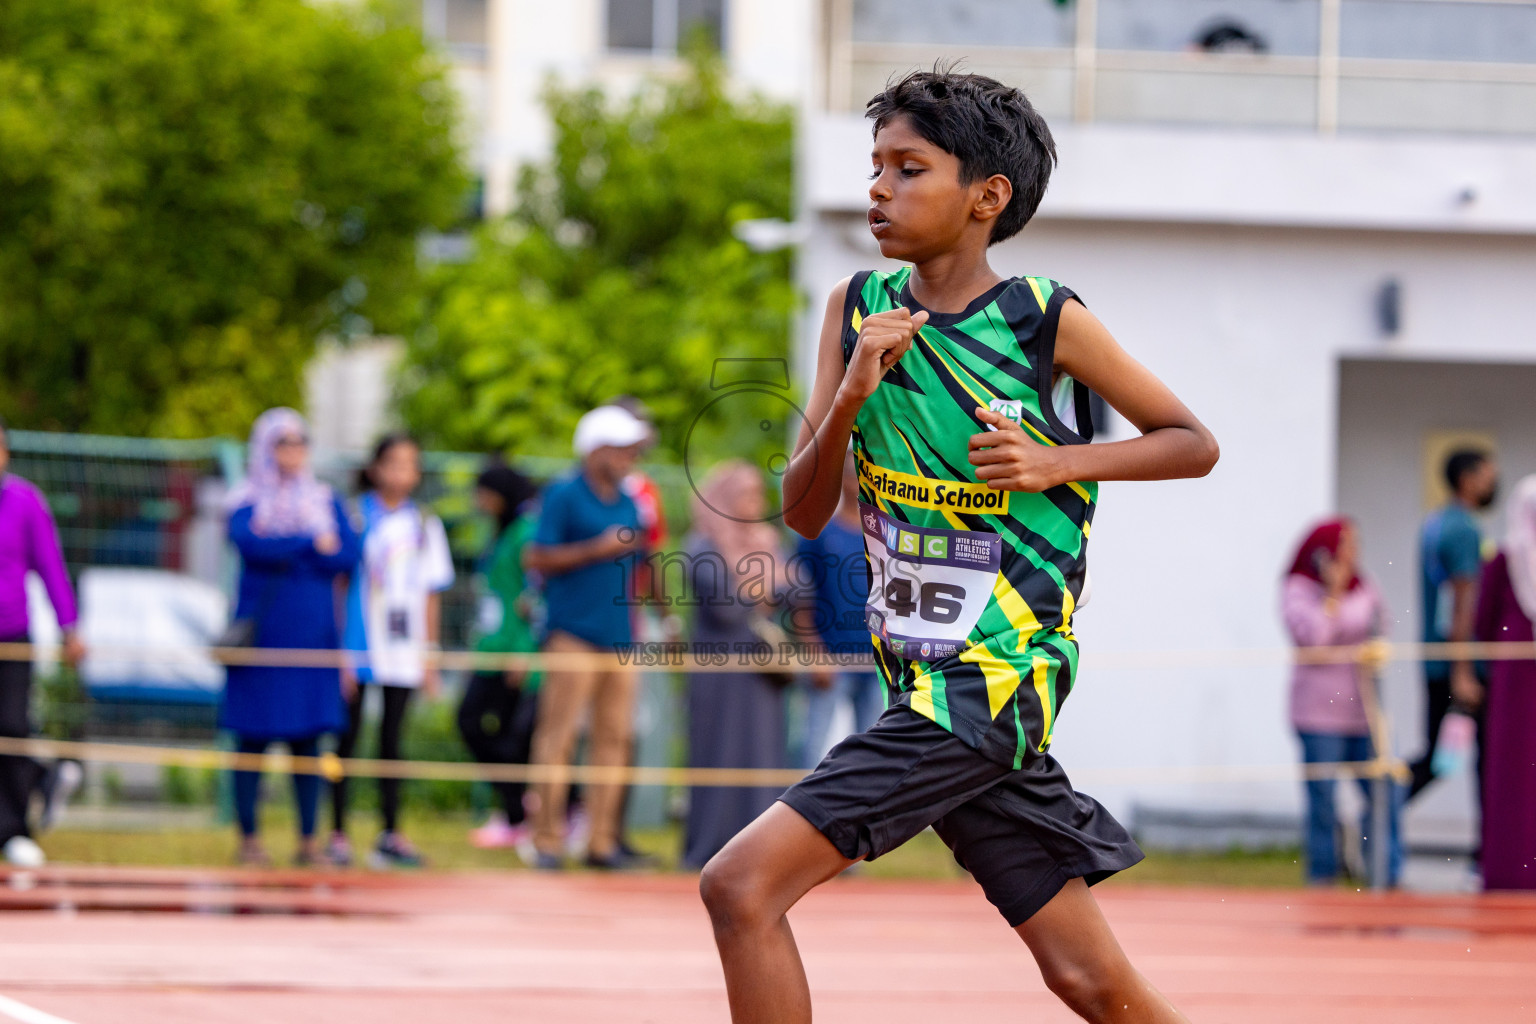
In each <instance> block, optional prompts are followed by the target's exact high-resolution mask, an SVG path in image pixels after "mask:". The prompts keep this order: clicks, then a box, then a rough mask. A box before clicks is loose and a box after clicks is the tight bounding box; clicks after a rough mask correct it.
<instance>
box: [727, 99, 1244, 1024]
mask: <svg viewBox="0 0 1536 1024" xmlns="http://www.w3.org/2000/svg"><path fill="white" fill-rule="evenodd" d="M866 113H867V115H868V116H869V117H870V118H871V119H872V120H873V121H874V151H873V160H874V173H873V174H872V175H871V178H872V184H871V185H870V188H869V197H870V210H869V223H870V230H871V231H872V232H873V234H874V236H875V238H876V239H877V240H878V241H879V244H880V251H881V253H882V254H883V255H885V256H886V257H888V258H891V259H897V260H900V261H902V262H904V263H908V264H911V266H910V267H903V268H902V269H901V270H898V271H896V272H895V273H890V274H886V273H880V272H866V273H861V274H858V275H855V276H854V277H853V278H851V279H849V280H847V281H844V282H842V283H840V284H839V285H838V286H837V287H836V288H834V289H833V292H832V295H831V298H830V299H829V300H828V302H827V311H826V317H825V320H824V321H823V324H822V332H821V347H820V356H819V360H818V363H817V371H816V385H815V389H814V391H813V393H812V395H811V400H810V403H809V409H808V410H807V422H808V424H809V426H808V427H807V428H805V429H803V430H802V431H801V434H800V438H799V441H798V443H797V445H796V448H795V456H794V459H793V460H792V462H791V464H790V467H789V469H788V470H787V471H786V473H785V475H784V508H785V513H784V519H785V522H787V523H788V524H789V525H790V526H791V527H792V528H793V529H795V530H796V531H797V532H799V533H801V534H802V535H805V536H808V537H809V536H815V535H816V534H817V533H818V532H820V530H821V528H822V527H823V526H824V525H825V524H826V522H827V520H828V519H829V518H830V517H831V515H832V512H833V509H834V507H835V506H836V505H837V501H838V493H839V489H840V488H839V478H840V477H841V475H842V460H841V459H839V458H836V457H831V458H829V457H827V455H826V453H828V452H831V453H834V456H835V455H836V454H838V453H841V452H842V451H843V450H844V448H845V447H846V445H847V444H848V441H849V438H850V436H851V437H852V439H853V444H854V451H855V453H856V454H857V456H858V462H859V473H860V478H861V479H860V506H861V507H860V519H861V522H862V525H863V530H864V536H865V550H866V554H867V555H868V558H869V561H870V572H871V575H872V586H871V588H870V599H869V605H868V608H867V609H866V614H867V618H868V622H869V625H870V631H871V633H872V634H874V636H873V639H874V642H875V659H876V662H877V664H878V666H879V669H880V673H881V675H882V677H883V678H884V680H885V682H886V685H887V687H888V688H889V693H890V698H891V707H890V708H889V709H888V710H887V711H886V713H885V714H884V715H882V716H881V718H880V720H879V721H878V722H877V723H876V724H875V725H874V727H873V728H871V729H870V730H869V731H868V732H864V733H860V734H857V735H854V736H851V737H849V738H848V739H846V740H844V741H843V742H842V743H840V744H838V745H837V746H836V747H834V748H833V749H832V751H831V753H829V754H828V755H827V757H826V759H825V760H823V761H822V762H821V765H820V766H819V767H818V768H817V769H816V770H815V771H814V772H813V773H811V775H809V776H807V777H806V778H805V779H804V780H803V781H801V782H800V783H798V784H797V785H795V786H794V787H792V788H791V789H790V790H789V791H788V792H786V793H785V794H784V796H783V798H782V800H781V802H779V803H776V804H774V805H773V806H772V807H771V808H769V809H768V810H767V811H765V812H764V813H763V815H762V816H761V817H759V818H758V819H757V820H756V821H755V822H753V823H752V824H751V825H749V826H748V827H747V828H746V829H744V830H743V831H742V832H741V833H740V834H738V835H737V836H736V838H735V839H733V840H732V841H731V842H730V844H728V845H727V846H726V847H725V849H723V850H722V851H720V853H719V854H717V855H716V856H715V858H714V859H713V860H712V861H710V863H709V864H708V865H707V866H706V867H705V869H704V874H703V877H702V878H701V879H700V890H701V892H702V894H703V897H704V902H705V905H706V906H707V907H708V908H709V913H710V917H711V919H712V921H713V924H714V931H715V942H716V944H717V946H718V947H719V950H720V958H721V961H722V963H723V965H724V968H725V982H726V989H727V992H728V994H729V998H730V1005H731V1015H732V1019H733V1020H734V1021H736V1022H737V1024H745V1022H749V1021H750V1022H766V1021H774V1022H789V1021H793V1022H802V1021H809V1020H810V1019H811V1003H810V990H809V988H808V987H807V984H806V979H805V972H804V969H803V967H802V966H801V963H800V958H799V954H798V953H797V952H796V949H795V942H794V937H793V935H791V933H790V929H789V923H788V921H787V919H786V917H785V915H786V913H787V912H788V911H789V908H790V907H792V906H794V905H795V903H796V902H797V901H798V900H799V899H800V897H801V896H803V895H805V893H806V892H808V891H809V890H810V889H811V888H813V887H814V886H817V885H819V884H821V883H822V882H825V881H827V880H828V879H830V878H832V877H834V876H835V875H837V874H838V873H839V872H840V871H842V870H843V869H845V868H847V867H848V866H849V865H850V864H853V863H854V862H856V861H859V860H863V859H868V858H873V857H877V856H880V855H881V854H883V853H886V852H888V851H890V850H892V849H895V848H896V847H897V846H899V845H901V844H902V843H903V842H905V841H906V840H907V839H909V838H911V837H912V836H914V835H916V834H917V833H918V832H920V831H921V830H922V829H924V828H925V827H927V826H929V825H932V826H934V829H935V831H937V832H938V834H939V835H940V837H942V838H943V840H944V842H945V843H946V844H948V845H949V847H950V849H951V850H953V851H954V854H955V859H956V860H957V861H958V862H959V863H960V864H961V866H963V867H964V868H966V869H967V870H968V871H970V872H971V874H972V875H973V876H975V878H976V880H977V881H978V882H979V883H980V884H981V886H982V889H983V891H984V892H985V893H986V896H987V899H988V900H990V901H991V902H992V903H993V904H994V905H995V906H996V907H997V908H998V910H999V911H1001V912H1002V914H1003V916H1004V917H1005V918H1006V919H1007V921H1008V923H1009V925H1010V926H1012V927H1013V928H1014V929H1015V930H1016V931H1017V932H1018V933H1019V935H1020V937H1022V938H1023V940H1024V941H1025V943H1026V944H1028V946H1029V949H1030V952H1031V953H1033V954H1034V957H1035V960H1036V962H1037V963H1038V964H1039V966H1040V970H1041V973H1042V974H1043V975H1044V978H1045V981H1046V984H1047V985H1049V986H1050V988H1051V990H1052V991H1053V992H1055V993H1056V994H1057V995H1058V996H1060V997H1061V998H1062V999H1063V1000H1064V1001H1065V1002H1066V1003H1067V1005H1069V1006H1070V1007H1071V1008H1072V1009H1073V1010H1075V1011H1076V1012H1077V1013H1078V1014H1080V1015H1082V1016H1083V1017H1085V1018H1087V1019H1088V1020H1091V1021H1178V1020H1183V1019H1184V1018H1183V1017H1182V1016H1181V1015H1180V1014H1179V1013H1178V1012H1177V1011H1176V1010H1175V1009H1174V1008H1173V1007H1172V1006H1171V1005H1170V1004H1169V1002H1168V1001H1167V999H1165V998H1164V997H1163V996H1162V995H1161V994H1160V993H1158V992H1157V991H1156V990H1155V989H1154V988H1153V987H1152V986H1151V985H1150V984H1149V983H1148V982H1147V981H1146V979H1144V978H1143V977H1142V976H1141V975H1140V974H1139V973H1137V971H1136V970H1135V969H1134V968H1133V967H1131V965H1130V963H1129V962H1128V961H1127V960H1126V957H1125V954H1124V953H1122V952H1121V950H1120V947H1119V945H1118V943H1117V942H1116V941H1115V938H1114V936H1113V935H1112V934H1111V933H1110V930H1109V927H1108V925H1107V924H1106V922H1105V920H1104V918H1103V916H1102V915H1101V914H1100V912H1099V909H1098V905H1097V903H1096V902H1095V901H1094V899H1093V898H1092V896H1090V895H1089V892H1088V886H1089V885H1091V884H1093V883H1094V882H1097V881H1100V880H1101V879H1103V878H1106V877H1108V876H1109V875H1111V874H1113V873H1114V872H1116V871H1120V870H1122V869H1124V868H1127V867H1130V866H1131V865H1132V864H1134V863H1136V862H1137V861H1139V860H1140V859H1141V851H1140V850H1139V849H1138V848H1137V847H1136V844H1135V843H1134V842H1133V841H1132V840H1131V838H1130V836H1129V835H1128V834H1127V833H1126V831H1125V830H1124V829H1123V828H1122V827H1121V826H1120V824H1119V823H1118V822H1116V821H1115V820H1114V819H1113V818H1112V817H1111V816H1110V815H1109V813H1108V812H1107V811H1105V809H1104V808H1103V807H1101V806H1100V805H1099V804H1098V803H1096V802H1095V801H1094V800H1092V799H1091V798H1089V797H1086V796H1083V795H1082V794H1080V793H1077V792H1075V791H1074V790H1073V789H1072V786H1071V784H1070V783H1069V782H1068V781H1067V777H1066V775H1065V774H1064V773H1063V771H1062V769H1061V766H1060V765H1059V764H1058V763H1057V762H1056V760H1055V759H1054V758H1053V757H1052V756H1051V755H1050V754H1049V753H1047V752H1046V751H1047V749H1048V748H1049V745H1050V740H1051V727H1052V723H1053V722H1054V721H1055V718H1056V715H1057V714H1058V712H1059V711H1060V709H1061V704H1062V702H1063V701H1064V700H1065V699H1066V696H1067V693H1068V691H1069V689H1070V688H1071V684H1072V681H1073V674H1074V670H1075V668H1076V665H1077V641H1076V638H1075V637H1074V636H1073V634H1072V612H1073V608H1074V606H1075V603H1076V602H1077V600H1078V598H1079V597H1080V596H1081V594H1082V587H1083V581H1084V577H1085V572H1086V569H1085V563H1084V549H1085V547H1086V545H1087V539H1088V533H1089V523H1090V521H1091V519H1092V516H1093V506H1094V502H1095V499H1096V497H1097V493H1098V484H1097V483H1096V482H1093V481H1101V480H1157V479H1169V478H1174V477H1194V476H1203V475H1204V474H1206V473H1207V472H1209V471H1210V469H1211V467H1212V466H1213V465H1214V464H1215V462H1216V459H1217V454H1218V453H1217V447H1216V441H1215V439H1214V438H1213V437H1212V436H1211V434H1210V432H1209V431H1208V430H1206V428H1205V427H1204V426H1203V425H1202V424H1201V423H1200V421H1199V420H1197V419H1196V418H1195V417H1194V416H1193V415H1192V414H1191V413H1190V412H1189V410H1188V409H1186V408H1185V407H1184V405H1183V404H1182V403H1180V401H1179V400H1178V399H1177V398H1175V397H1174V395H1173V394H1172V392H1170V391H1169V390H1168V388H1167V387H1165V386H1164V385H1163V384H1162V383H1161V382H1160V381H1159V380H1158V379H1157V378H1156V377H1154V376H1153V375H1152V374H1151V373H1149V372H1148V371H1147V370H1146V369H1144V368H1143V367H1142V366H1140V365H1139V364H1137V363H1136V362H1135V360H1133V359H1132V358H1131V357H1130V356H1129V355H1127V354H1126V353H1125V352H1124V351H1123V350H1122V349H1121V348H1120V346H1119V345H1118V344H1116V342H1115V340H1114V339H1113V338H1112V337H1111V336H1110V334H1109V332H1108V331H1107V330H1106V329H1105V328H1104V327H1103V326H1102V325H1101V324H1100V323H1099V322H1098V320H1097V319H1095V318H1094V316H1093V315H1092V314H1091V313H1089V312H1088V310H1087V309H1086V308H1084V306H1083V305H1082V304H1081V303H1080V302H1075V301H1072V300H1073V299H1074V298H1075V296H1074V295H1073V293H1072V292H1071V291H1069V290H1068V289H1067V288H1065V287H1063V286H1061V285H1059V284H1057V283H1055V282H1054V281H1051V280H1049V279H1046V278H1033V277H1031V278H1013V279H1009V280H1005V279H1003V278H1001V277H999V276H998V275H997V273H995V272H994V271H993V270H992V268H991V267H990V266H989V265H988V263H987V255H986V254H987V247H988V246H990V245H993V244H995V243H997V242H1001V241H1003V240H1004V239H1006V238H1010V237H1012V236H1013V235H1015V234H1017V233H1018V231H1019V230H1020V229H1021V228H1022V227H1023V226H1024V225H1025V224H1026V223H1027V222H1028V221H1029V219H1030V217H1031V216H1033V215H1034V212H1035V210H1036V208H1037V207H1038V206H1039V204H1040V199H1041V197H1042V196H1043V195H1044V193H1045V187H1046V183H1047V181H1048V180H1049V177H1050V172H1051V167H1052V165H1053V164H1054V163H1055V158H1056V153H1055V144H1054V142H1053V141H1052V140H1051V134H1050V131H1049V129H1048V128H1047V127H1046V125H1045V122H1044V120H1043V119H1041V117H1040V116H1039V114H1037V113H1036V112H1035V110H1034V109H1033V108H1032V107H1031V106H1030V104H1029V101H1028V100H1026V99H1025V97H1024V95H1023V93H1021V92H1020V91H1019V90H1017V89H1011V88H1008V87H1006V86H1003V85H1001V84H1000V83H998V82H995V81H993V80H992V79H990V78H984V77H982V76H980V75H961V74H952V73H948V72H944V71H935V72H931V73H930V72H918V73H914V74H911V75H908V76H907V77H906V78H905V79H903V80H902V81H900V82H898V83H897V84H895V85H893V86H891V87H889V88H887V89H886V91H885V92H883V93H881V94H880V95H878V96H876V97H875V98H874V99H872V100H871V101H870V102H869V104H868V107H867V110H866ZM1088 388H1091V389H1093V390H1094V391H1096V392H1097V393H1098V394H1100V395H1102V396H1103V398H1104V399H1105V400H1106V401H1107V402H1108V403H1109V404H1110V405H1111V406H1113V407H1114V408H1115V409H1116V410H1117V411H1118V412H1119V413H1120V414H1121V415H1123V416H1124V417H1125V418H1126V419H1127V420H1129V421H1130V422H1131V423H1133V424H1134V425H1135V426H1136V427H1137V429H1138V430H1139V431H1140V432H1141V436H1140V437H1137V438H1134V439H1132V440H1126V441H1118V442H1115V443H1112V444H1099V445H1089V444H1086V443H1084V442H1086V441H1087V440H1088V437H1089V435H1090V434H1091V432H1092V428H1091V426H1090V425H1089V422H1088V420H1087V408H1086V406H1087V402H1086V398H1087V393H1086V392H1087V389H1088ZM1053 396H1055V399H1054V400H1053ZM1069 424H1070V425H1069Z"/></svg>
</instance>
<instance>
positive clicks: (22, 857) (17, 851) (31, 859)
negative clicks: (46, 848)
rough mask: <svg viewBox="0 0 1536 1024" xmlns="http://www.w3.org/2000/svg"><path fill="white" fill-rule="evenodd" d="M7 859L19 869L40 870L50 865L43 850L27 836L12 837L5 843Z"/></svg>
mask: <svg viewBox="0 0 1536 1024" xmlns="http://www.w3.org/2000/svg"><path fill="white" fill-rule="evenodd" d="M4 852H5V859H6V860H8V861H10V862H11V864H13V865H14V866H16V867H18V868H40V867H42V866H43V865H44V864H46V863H48V856H47V855H46V854H45V853H43V848H42V847H41V846H38V845H37V844H36V843H35V842H33V841H32V840H31V839H30V838H29V837H27V836H11V838H10V839H8V840H6V842H5V848H4Z"/></svg>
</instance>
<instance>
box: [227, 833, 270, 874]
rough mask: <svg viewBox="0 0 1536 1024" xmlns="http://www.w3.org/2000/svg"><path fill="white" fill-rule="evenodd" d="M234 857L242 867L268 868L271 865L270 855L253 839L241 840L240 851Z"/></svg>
mask: <svg viewBox="0 0 1536 1024" xmlns="http://www.w3.org/2000/svg"><path fill="white" fill-rule="evenodd" d="M236 859H237V861H238V862H239V864H240V866H241V867H243V868H269V867H271V866H272V857H271V855H269V854H268V853H267V851H266V850H265V849H263V848H262V845H261V843H259V842H258V841H256V840H255V839H245V840H242V841H241V843H240V853H239V855H238V856H237V858H236Z"/></svg>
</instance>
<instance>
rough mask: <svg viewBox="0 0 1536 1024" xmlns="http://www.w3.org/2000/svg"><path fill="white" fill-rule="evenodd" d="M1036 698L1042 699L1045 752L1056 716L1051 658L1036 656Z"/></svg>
mask: <svg viewBox="0 0 1536 1024" xmlns="http://www.w3.org/2000/svg"><path fill="white" fill-rule="evenodd" d="M1035 696H1037V697H1039V698H1040V717H1041V719H1042V720H1043V721H1044V722H1045V726H1044V728H1042V729H1041V730H1040V749H1041V750H1044V749H1045V747H1046V745H1047V744H1049V743H1050V741H1051V725H1052V724H1053V722H1052V719H1054V718H1055V716H1056V709H1055V707H1054V706H1052V704H1051V662H1050V659H1049V658H1042V657H1040V656H1039V655H1038V654H1037V655H1035Z"/></svg>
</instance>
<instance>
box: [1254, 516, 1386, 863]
mask: <svg viewBox="0 0 1536 1024" xmlns="http://www.w3.org/2000/svg"><path fill="white" fill-rule="evenodd" d="M1359 557H1360V544H1359V538H1358V533H1357V531H1356V529H1355V524H1354V523H1353V522H1351V521H1350V520H1348V519H1330V520H1327V521H1325V522H1322V523H1320V524H1318V526H1317V527H1315V528H1314V529H1313V530H1312V532H1311V533H1309V534H1308V535H1307V538H1306V539H1305V540H1304V541H1302V543H1301V547H1300V548H1299V549H1298V550H1297V552H1296V558H1295V560H1294V561H1293V562H1292V564H1291V568H1290V571H1289V572H1288V573H1287V574H1286V577H1285V582H1284V584H1283V586H1282V589H1281V610H1282V614H1283V615H1284V617H1285V627H1286V629H1287V631H1289V632H1290V634H1291V640H1292V642H1293V643H1295V644H1296V646H1297V647H1338V646H1346V645H1350V644H1359V643H1363V642H1365V641H1366V640H1369V639H1371V638H1373V637H1376V636H1380V635H1381V623H1382V614H1381V595H1380V593H1379V592H1378V591H1377V590H1376V586H1375V584H1373V583H1372V582H1371V581H1370V580H1368V579H1366V578H1365V577H1364V576H1362V575H1361V574H1360V568H1359ZM1366 715H1367V711H1366V705H1365V702H1364V701H1363V700H1362V696H1361V692H1360V675H1359V669H1358V667H1357V666H1356V664H1355V663H1354V662H1352V661H1349V662H1340V663H1335V664H1317V665H1308V664H1300V663H1298V664H1297V665H1296V667H1295V668H1294V669H1293V670H1292V672H1291V725H1292V726H1293V727H1294V728H1295V729H1296V734H1297V736H1298V737H1299V738H1300V740H1301V750H1302V759H1303V760H1304V761H1305V762H1306V763H1307V764H1318V763H1331V762H1336V761H1369V760H1370V759H1371V758H1373V757H1374V756H1375V748H1374V746H1373V745H1372V743H1371V728H1370V721H1369V719H1368V718H1367V717H1366ZM1360 789H1361V792H1362V793H1364V794H1365V799H1366V810H1365V814H1364V815H1363V816H1362V818H1361V822H1360V836H1361V849H1362V851H1363V852H1364V853H1365V857H1364V860H1365V862H1366V864H1371V863H1372V862H1373V861H1372V858H1371V857H1370V855H1369V850H1370V842H1371V835H1370V832H1371V830H1370V824H1371V799H1372V792H1371V786H1370V782H1369V780H1367V779H1361V780H1360ZM1306 792H1307V817H1306V847H1307V880H1308V881H1309V882H1311V883H1313V884H1317V885H1328V884H1331V883H1332V882H1333V881H1334V879H1335V878H1337V877H1338V875H1339V852H1338V851H1339V844H1338V839H1337V832H1338V820H1337V815H1336V812H1335V810H1334V802H1333V798H1334V780H1333V779H1331V778H1319V779H1308V780H1307V783H1306ZM1392 793H1393V796H1392V807H1391V809H1390V813H1389V815H1388V820H1389V822H1390V835H1389V837H1388V858H1387V861H1388V868H1387V871H1388V877H1387V879H1386V881H1387V884H1388V885H1396V884H1397V879H1398V876H1399V874H1400V872H1401V869H1402V846H1401V842H1400V839H1399V836H1398V807H1399V805H1400V802H1401V797H1400V795H1399V794H1398V793H1397V787H1396V784H1395V783H1394V784H1392Z"/></svg>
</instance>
